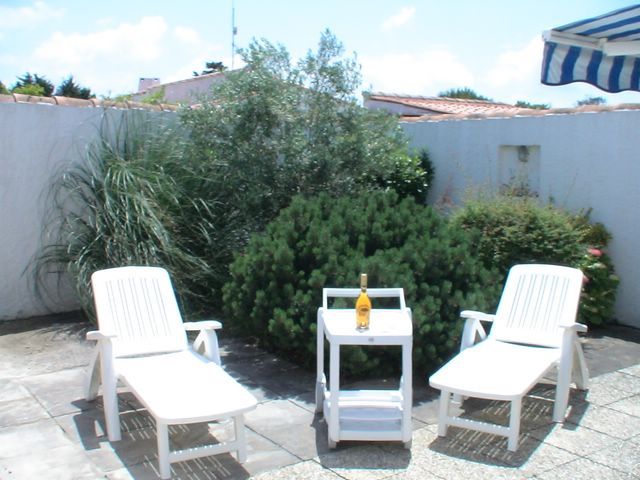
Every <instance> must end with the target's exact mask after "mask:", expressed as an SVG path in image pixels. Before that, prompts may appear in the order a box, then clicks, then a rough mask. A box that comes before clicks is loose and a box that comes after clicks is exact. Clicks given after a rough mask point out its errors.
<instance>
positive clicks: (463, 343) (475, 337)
mask: <svg viewBox="0 0 640 480" xmlns="http://www.w3.org/2000/svg"><path fill="white" fill-rule="evenodd" d="M460 316H461V317H462V318H464V319H466V321H465V322H464V329H463V330H462V338H461V340H460V351H463V350H464V349H466V348H469V347H472V346H473V345H475V344H476V342H477V341H482V340H484V339H485V338H487V332H486V331H485V329H484V327H483V326H482V323H481V322H493V319H494V318H495V315H490V314H488V313H483V312H476V311H474V310H464V311H462V312H460Z"/></svg>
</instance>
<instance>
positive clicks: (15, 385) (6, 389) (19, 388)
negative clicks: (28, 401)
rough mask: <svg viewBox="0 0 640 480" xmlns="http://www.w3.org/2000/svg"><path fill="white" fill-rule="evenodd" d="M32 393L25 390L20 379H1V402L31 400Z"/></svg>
mask: <svg viewBox="0 0 640 480" xmlns="http://www.w3.org/2000/svg"><path fill="white" fill-rule="evenodd" d="M30 397H31V393H29V390H27V389H26V388H24V386H23V385H22V384H21V383H20V380H19V379H7V378H5V379H0V402H10V401H11V400H20V399H23V398H30Z"/></svg>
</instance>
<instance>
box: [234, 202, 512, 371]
mask: <svg viewBox="0 0 640 480" xmlns="http://www.w3.org/2000/svg"><path fill="white" fill-rule="evenodd" d="M471 250H472V248H471V244H470V242H469V238H468V237H467V235H466V234H465V233H464V232H463V231H462V230H460V229H457V228H450V227H449V224H448V222H447V221H446V220H445V219H444V218H442V217H441V216H440V215H439V214H437V213H436V212H435V211H434V210H433V209H431V208H430V207H426V206H423V205H419V204H417V203H415V201H414V200H413V199H410V198H406V199H400V198H399V196H398V195H397V194H396V193H395V192H386V193H385V192H373V193H369V194H363V195H359V196H357V197H343V198H338V199H334V198H331V197H330V196H328V195H326V194H322V195H319V196H317V197H315V198H313V199H308V200H305V199H304V198H302V197H296V198H295V199H294V201H293V202H292V203H291V205H290V206H289V207H288V208H286V209H285V210H283V211H282V212H281V214H280V215H279V216H278V218H277V219H276V220H274V221H273V222H272V223H271V224H269V226H268V227H267V229H266V231H265V232H264V233H262V234H258V235H255V236H253V237H252V238H251V241H250V242H249V244H248V246H247V248H246V251H245V252H244V253H243V254H241V255H238V256H237V257H236V259H235V261H234V263H233V264H232V266H231V276H232V278H231V280H230V281H229V283H227V284H226V285H225V287H224V305H225V314H226V315H225V318H226V326H227V328H230V329H232V330H234V331H236V332H239V333H241V334H244V335H255V337H256V338H257V339H258V340H259V342H260V343H261V345H263V346H264V347H265V348H268V349H270V350H272V351H276V352H279V353H281V354H284V355H287V356H288V357H289V358H292V359H295V360H296V361H299V362H300V363H301V364H304V365H307V366H311V365H312V364H313V362H314V361H315V349H316V312H317V308H318V307H319V306H320V305H321V302H322V288H323V287H330V286H334V287H353V286H356V285H357V283H358V278H359V274H360V273H361V272H366V273H367V274H368V275H369V286H370V287H398V286H401V287H403V288H404V291H405V296H406V300H407V305H409V306H410V307H411V308H412V310H413V322H414V365H415V366H416V367H417V368H419V369H421V370H425V371H426V370H430V369H431V368H433V367H435V366H437V365H439V364H441V363H442V362H443V360H445V359H446V358H448V356H449V355H450V354H451V353H452V351H453V350H454V349H455V348H456V347H457V346H458V345H459V334H460V329H461V324H460V321H459V313H460V310H461V309H462V308H478V309H486V308H491V307H493V306H494V303H495V301H496V299H497V298H498V295H499V288H500V287H501V285H500V284H499V281H497V278H496V274H495V273H493V272H491V271H489V270H487V269H486V268H484V266H483V265H482V263H481V262H480V261H479V260H478V259H476V258H474V257H473V256H471V254H470V251H471ZM374 308H375V304H374ZM354 322H355V314H354ZM390 355H392V354H390V353H389V352H388V351H380V350H379V349H363V348H360V347H353V348H351V349H347V350H346V351H345V354H344V356H343V358H344V360H343V365H344V366H345V372H347V373H349V372H356V371H357V372H359V373H364V372H367V373H376V374H378V375H379V374H380V373H381V372H388V371H389V369H390V368H392V366H397V365H398V364H397V362H396V361H392V358H395V357H392V356H390ZM396 360H397V359H396Z"/></svg>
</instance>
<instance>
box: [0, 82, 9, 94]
mask: <svg viewBox="0 0 640 480" xmlns="http://www.w3.org/2000/svg"><path fill="white" fill-rule="evenodd" d="M8 93H9V90H8V89H7V87H5V85H4V83H2V82H0V94H2V95H6V94H8Z"/></svg>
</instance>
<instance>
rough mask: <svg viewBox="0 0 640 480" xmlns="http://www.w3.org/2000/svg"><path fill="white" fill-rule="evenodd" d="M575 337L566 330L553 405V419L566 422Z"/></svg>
mask: <svg viewBox="0 0 640 480" xmlns="http://www.w3.org/2000/svg"><path fill="white" fill-rule="evenodd" d="M574 339H575V337H574V336H573V335H572V334H571V333H570V332H565V333H564V337H563V339H562V355H561V357H560V365H559V366H558V381H557V385H556V401H555V404H554V405H553V421H554V422H558V423H560V422H564V417H565V414H566V412H567V405H568V403H569V388H570V386H571V372H572V371H573V354H574V353H573V349H574V344H573V342H574Z"/></svg>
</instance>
